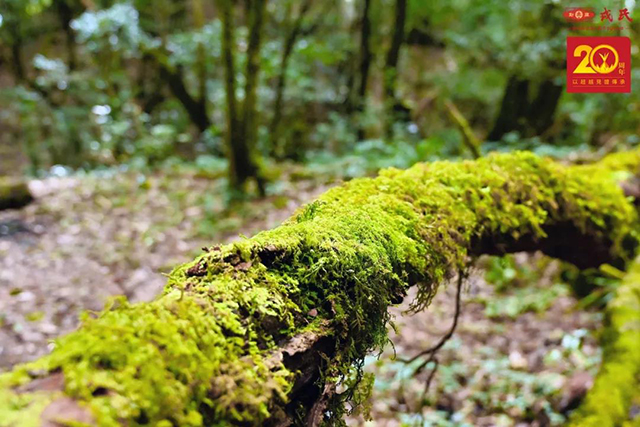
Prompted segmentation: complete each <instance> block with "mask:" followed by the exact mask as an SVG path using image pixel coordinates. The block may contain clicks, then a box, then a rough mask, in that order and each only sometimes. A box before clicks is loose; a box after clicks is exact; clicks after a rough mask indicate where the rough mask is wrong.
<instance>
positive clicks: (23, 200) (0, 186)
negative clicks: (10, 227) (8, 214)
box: [0, 177, 33, 210]
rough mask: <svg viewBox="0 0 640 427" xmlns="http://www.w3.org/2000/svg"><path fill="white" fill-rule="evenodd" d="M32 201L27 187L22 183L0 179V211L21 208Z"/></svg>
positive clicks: (5, 178) (13, 179) (6, 178)
mask: <svg viewBox="0 0 640 427" xmlns="http://www.w3.org/2000/svg"><path fill="white" fill-rule="evenodd" d="M32 200H33V197H32V196H31V192H30V191H29V187H28V185H27V184H26V183H25V182H24V181H21V180H18V179H15V178H9V177H0V210H2V209H17V208H21V207H23V206H25V205H28V204H29V203H31V201H32Z"/></svg>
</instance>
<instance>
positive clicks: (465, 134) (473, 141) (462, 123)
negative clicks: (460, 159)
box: [444, 100, 482, 159]
mask: <svg viewBox="0 0 640 427" xmlns="http://www.w3.org/2000/svg"><path fill="white" fill-rule="evenodd" d="M444 105H445V107H447V111H448V112H449V116H450V117H451V119H453V121H454V122H455V123H456V125H458V127H459V128H460V130H461V131H462V139H463V141H464V143H465V145H466V146H467V148H468V149H469V151H471V154H472V155H473V158H474V159H479V158H480V157H482V154H481V153H480V147H481V145H482V142H480V140H479V139H478V137H477V136H475V134H474V133H473V129H472V128H471V125H469V122H468V121H467V119H466V118H465V117H464V116H463V115H462V113H461V112H460V110H458V107H456V106H455V104H454V103H453V102H451V101H449V100H446V101H445V102H444Z"/></svg>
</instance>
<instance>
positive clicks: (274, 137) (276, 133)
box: [269, 0, 312, 157]
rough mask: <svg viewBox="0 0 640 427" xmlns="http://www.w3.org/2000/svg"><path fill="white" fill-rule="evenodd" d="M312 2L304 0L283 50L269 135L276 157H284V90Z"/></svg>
mask: <svg viewBox="0 0 640 427" xmlns="http://www.w3.org/2000/svg"><path fill="white" fill-rule="evenodd" d="M311 3H312V0H304V1H303V3H302V6H301V7H300V12H299V13H298V17H297V18H296V20H295V22H294V23H293V26H292V27H291V31H290V32H289V34H288V35H287V38H286V39H285V42H284V46H283V49H282V58H281V59H280V73H279V74H278V79H277V82H276V99H275V102H274V105H273V119H272V120H271V125H270V126H269V135H270V138H271V147H270V149H271V152H272V154H273V155H274V157H282V155H283V153H282V152H281V151H282V150H281V147H280V121H281V120H282V102H283V98H284V90H285V87H286V84H287V71H288V70H289V58H290V57H291V53H292V52H293V48H294V46H295V44H296V41H297V39H298V36H299V35H300V33H301V32H302V22H303V20H304V17H305V15H306V14H307V12H308V11H309V9H310V8H311Z"/></svg>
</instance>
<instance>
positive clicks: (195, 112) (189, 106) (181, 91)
mask: <svg viewBox="0 0 640 427" xmlns="http://www.w3.org/2000/svg"><path fill="white" fill-rule="evenodd" d="M160 73H161V76H162V78H163V79H164V80H165V81H166V82H167V84H168V85H169V89H171V93H172V94H173V96H175V97H176V98H177V99H178V101H180V103H181V104H182V106H183V107H184V108H185V110H186V111H187V114H188V115H189V118H190V119H191V121H192V122H193V123H194V124H195V125H196V126H197V128H198V130H199V131H200V132H204V131H205V130H207V129H208V128H209V126H211V121H210V120H209V116H208V115H207V107H206V102H205V100H204V99H195V98H194V97H192V96H191V94H189V91H188V90H187V87H186V86H185V84H184V77H183V75H182V71H181V70H180V69H179V68H178V69H175V70H172V69H170V68H169V67H167V66H165V65H163V64H160Z"/></svg>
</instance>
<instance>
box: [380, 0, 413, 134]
mask: <svg viewBox="0 0 640 427" xmlns="http://www.w3.org/2000/svg"><path fill="white" fill-rule="evenodd" d="M395 10H396V13H395V20H394V27H393V38H392V40H391V46H389V51H388V52H387V61H386V64H385V69H384V93H385V106H386V111H387V124H386V127H387V129H386V134H387V137H390V136H392V133H393V123H394V122H395V119H396V117H395V115H396V114H395V111H396V108H395V107H396V104H398V101H397V99H396V84H397V81H398V60H399V58H400V48H401V47H402V43H403V41H404V27H405V21H406V17H407V0H396V9H395Z"/></svg>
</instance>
